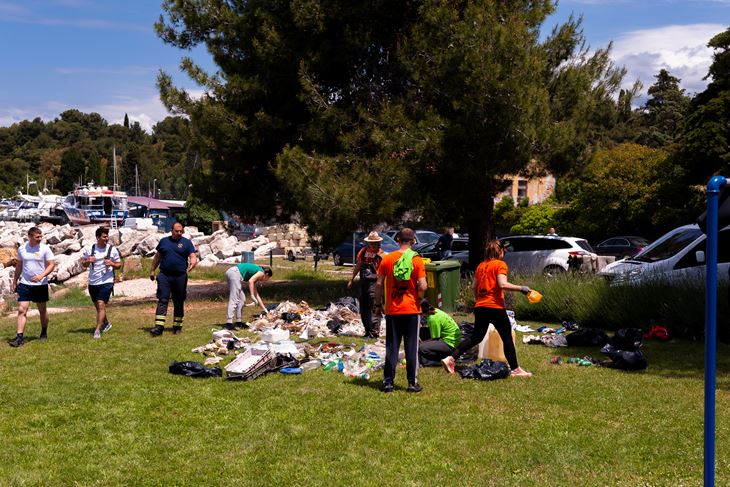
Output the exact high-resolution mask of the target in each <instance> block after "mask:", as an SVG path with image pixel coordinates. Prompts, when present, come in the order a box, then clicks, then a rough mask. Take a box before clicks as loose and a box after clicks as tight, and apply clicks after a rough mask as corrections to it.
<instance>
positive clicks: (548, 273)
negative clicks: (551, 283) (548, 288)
mask: <svg viewBox="0 0 730 487" xmlns="http://www.w3.org/2000/svg"><path fill="white" fill-rule="evenodd" d="M542 274H543V275H544V276H545V277H555V276H560V275H562V274H565V269H563V268H562V267H560V266H559V265H549V266H547V267H546V268H545V269H543V271H542Z"/></svg>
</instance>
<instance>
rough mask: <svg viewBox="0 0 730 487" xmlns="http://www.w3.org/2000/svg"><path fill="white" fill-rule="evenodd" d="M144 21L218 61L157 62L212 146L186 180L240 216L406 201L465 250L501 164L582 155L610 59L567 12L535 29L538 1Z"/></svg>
mask: <svg viewBox="0 0 730 487" xmlns="http://www.w3.org/2000/svg"><path fill="white" fill-rule="evenodd" d="M163 9H164V11H165V13H166V15H163V16H161V17H160V20H159V22H158V23H157V30H158V34H159V35H160V37H161V38H162V39H163V40H164V41H165V42H167V43H170V44H172V45H175V46H177V47H180V48H185V49H187V48H191V47H193V46H195V45H198V44H204V45H205V47H206V48H207V49H208V51H209V52H210V53H211V55H212V57H213V60H214V61H215V63H216V64H217V66H218V72H217V73H205V72H204V71H203V70H202V69H200V67H198V66H196V65H195V64H194V63H193V62H192V61H191V60H190V59H184V60H183V61H182V67H183V69H184V70H185V71H186V72H187V73H188V75H190V77H191V78H192V79H193V80H195V81H196V82H198V83H199V84H200V85H201V86H202V87H203V88H204V91H205V94H204V95H203V96H202V97H201V98H198V99H193V98H192V97H191V96H190V95H189V94H188V93H186V92H185V91H184V90H181V89H179V88H176V87H175V86H173V84H172V82H171V78H170V77H169V76H168V75H167V74H165V73H161V74H160V76H159V78H158V84H159V87H160V93H161V96H162V99H163V101H164V103H165V104H166V106H167V107H168V108H170V109H171V110H173V111H175V112H178V113H185V114H186V115H188V116H189V117H190V121H191V127H192V132H193V134H194V136H195V140H196V145H197V146H198V147H199V148H200V150H201V151H202V152H203V153H204V155H205V156H206V157H207V158H208V159H209V160H210V163H211V165H210V171H209V172H207V173H206V177H205V179H204V180H203V181H201V182H200V183H199V184H200V185H201V186H202V187H204V188H207V190H204V191H203V193H204V194H205V195H206V197H207V198H209V199H210V200H211V201H217V202H220V203H224V205H225V206H226V207H230V208H233V209H235V210H236V211H237V212H238V213H240V214H243V215H262V214H271V213H274V212H277V211H278V212H281V211H286V210H297V211H299V213H300V214H301V216H302V218H303V221H304V222H305V223H306V224H308V225H309V226H310V228H311V229H313V230H314V231H315V232H320V233H322V234H323V235H324V236H325V237H332V239H333V240H336V239H338V238H339V237H340V235H341V234H342V233H345V232H347V231H349V230H351V229H352V228H353V227H355V226H368V225H371V224H373V223H376V222H380V221H384V220H385V221H392V220H394V219H396V218H398V216H399V215H400V213H402V212H403V211H404V210H405V209H408V208H414V207H419V208H422V209H423V210H424V211H427V212H429V214H431V215H435V216H436V218H440V219H441V220H442V221H446V220H448V221H451V222H455V223H457V224H460V225H461V226H465V227H466V228H467V229H468V231H469V235H470V238H471V239H472V245H471V248H472V249H473V251H474V255H472V259H471V261H472V262H477V261H478V260H479V259H480V258H481V254H482V252H483V245H482V244H483V242H484V240H485V239H486V238H490V237H493V235H494V232H493V227H492V225H491V220H492V218H491V216H492V202H493V196H494V194H495V193H496V192H497V190H498V189H499V188H500V186H501V181H500V177H501V175H503V174H506V173H516V172H520V171H522V170H524V169H525V168H526V166H527V164H528V162H530V161H531V160H532V159H533V158H537V159H538V160H540V161H541V163H542V164H543V165H544V166H545V167H547V168H549V169H552V170H555V171H558V172H562V171H566V170H567V169H569V168H571V167H572V166H574V165H576V164H585V163H586V162H587V161H588V159H589V157H588V156H589V153H590V151H589V144H590V142H591V140H592V139H593V138H594V137H595V135H596V133H598V132H600V131H601V127H603V126H605V125H606V124H608V123H611V121H610V120H609V119H610V118H612V117H614V118H615V116H616V115H615V112H616V102H615V101H614V100H613V99H612V98H611V95H612V94H614V93H615V91H616V90H617V88H618V85H619V82H620V81H621V78H622V76H623V74H624V72H623V70H620V69H616V68H615V67H614V66H613V65H612V64H611V62H610V59H609V57H608V50H606V49H598V50H595V51H593V53H591V52H589V49H588V47H587V46H586V45H585V43H584V38H583V35H582V32H581V25H580V20H576V19H570V20H569V21H568V22H566V23H565V24H562V25H558V26H556V27H555V28H554V29H553V31H552V33H551V34H550V35H549V36H547V38H545V40H541V36H540V31H541V28H542V27H543V23H544V22H545V20H546V18H547V16H548V15H550V14H551V13H552V12H553V10H554V5H553V2H551V1H547V0H544V1H538V2H534V1H529V2H528V1H510V2H504V1H498V0H469V1H464V2H430V1H429V2H412V1H402V0H400V1H399V0H387V1H385V0H380V1H370V2H350V1H346V0H326V1H325V0H290V1H286V0H279V1H271V0H252V1H247V2H223V1H212V0H209V1H199V2H180V1H174V0H166V1H165V2H164V3H163Z"/></svg>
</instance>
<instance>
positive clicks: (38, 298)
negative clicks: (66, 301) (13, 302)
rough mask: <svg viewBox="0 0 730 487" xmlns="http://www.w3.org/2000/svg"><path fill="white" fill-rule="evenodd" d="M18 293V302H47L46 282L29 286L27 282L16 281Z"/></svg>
mask: <svg viewBox="0 0 730 487" xmlns="http://www.w3.org/2000/svg"><path fill="white" fill-rule="evenodd" d="M15 292H16V293H18V302H19V303H20V302H28V301H30V302H33V303H46V302H48V284H40V285H37V286H31V285H29V284H23V283H22V282H19V283H18V287H16V288H15Z"/></svg>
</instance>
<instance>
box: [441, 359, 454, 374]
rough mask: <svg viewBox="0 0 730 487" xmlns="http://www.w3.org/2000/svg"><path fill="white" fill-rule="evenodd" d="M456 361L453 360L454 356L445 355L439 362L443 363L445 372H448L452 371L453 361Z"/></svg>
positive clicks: (451, 372)
mask: <svg viewBox="0 0 730 487" xmlns="http://www.w3.org/2000/svg"><path fill="white" fill-rule="evenodd" d="M455 362H456V361H455V360H454V357H446V358H445V359H442V360H441V363H442V364H444V369H446V372H448V373H449V374H453V373H454V363H455Z"/></svg>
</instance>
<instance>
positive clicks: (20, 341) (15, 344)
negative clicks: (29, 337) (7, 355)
mask: <svg viewBox="0 0 730 487" xmlns="http://www.w3.org/2000/svg"><path fill="white" fill-rule="evenodd" d="M8 345H10V346H11V347H20V346H21V345H23V337H21V336H17V335H16V336H15V338H13V339H12V340H10V341H9V342H8Z"/></svg>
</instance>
